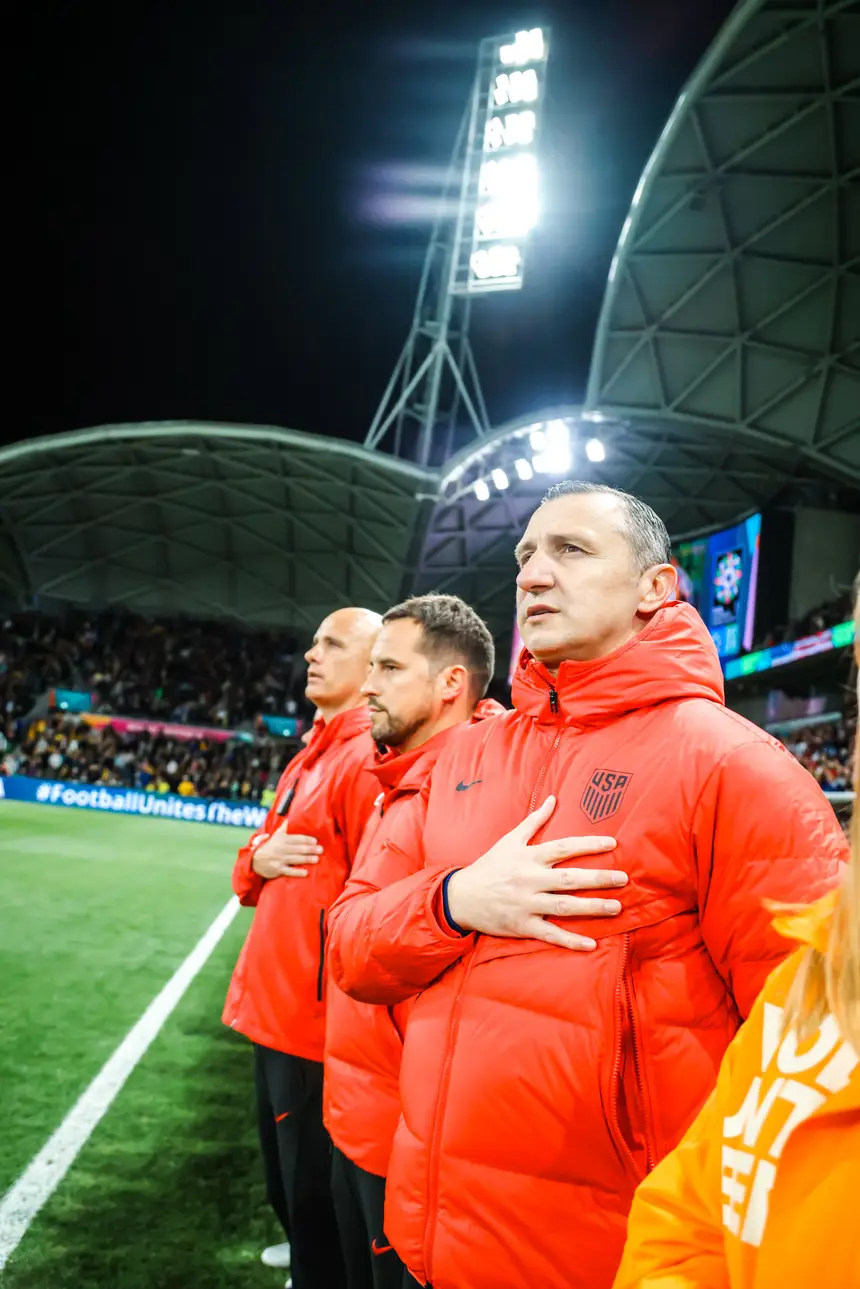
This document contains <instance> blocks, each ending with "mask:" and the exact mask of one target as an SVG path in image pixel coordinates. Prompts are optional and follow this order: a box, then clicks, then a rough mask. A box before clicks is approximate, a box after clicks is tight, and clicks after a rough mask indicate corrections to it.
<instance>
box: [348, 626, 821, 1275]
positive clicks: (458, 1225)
mask: <svg viewBox="0 0 860 1289" xmlns="http://www.w3.org/2000/svg"><path fill="white" fill-rule="evenodd" d="M513 698H514V703H515V705H516V710H515V711H514V712H511V713H508V714H507V715H506V716H504V717H500V718H499V719H497V720H494V721H487V722H486V723H485V724H483V725H481V726H479V727H478V728H476V729H472V730H465V731H464V732H463V734H462V736H461V737H460V738H458V739H456V740H455V741H453V742H452V743H451V744H450V745H449V747H448V748H447V749H446V750H445V751H444V752H443V753H442V756H441V757H440V759H439V761H438V762H437V765H436V767H435V770H434V772H433V776H432V780H431V782H430V784H429V785H428V786H425V788H424V789H423V790H422V792H421V793H420V795H419V796H418V797H417V798H415V800H414V802H413V803H412V805H411V806H410V807H408V808H407V809H405V810H404V811H403V812H402V813H401V815H400V818H399V819H398V821H397V826H396V828H393V829H392V830H391V833H390V834H389V835H388V836H386V838H385V841H384V845H383V850H384V852H385V854H384V856H383V857H382V858H383V859H384V862H385V864H386V866H387V869H388V872H389V874H391V872H392V870H393V868H394V867H395V866H396V865H398V864H399V866H400V872H401V874H404V876H402V877H401V879H400V880H399V881H397V882H395V883H394V885H391V886H388V887H387V888H386V889H384V890H380V891H377V892H374V893H370V894H368V895H365V896H363V897H361V899H360V900H356V901H355V903H356V906H357V912H356V914H355V915H354V921H353V924H352V938H351V940H350V942H349V943H347V942H339V954H338V955H337V956H336V954H335V951H334V946H333V953H332V961H333V962H334V961H337V963H338V965H337V967H336V968H335V974H336V977H337V979H338V982H339V984H340V985H341V987H343V988H345V989H346V990H347V991H348V992H349V993H351V994H352V995H353V996H354V997H358V998H361V999H364V1000H365V1001H368V1002H374V1003H387V1004H388V1005H392V1004H394V1003H396V1002H398V1001H400V1000H401V999H403V998H405V997H408V996H410V995H412V994H419V996H418V997H417V998H416V1000H415V1002H414V1004H413V1007H412V1010H411V1012H410V1016H409V1025H408V1028H407V1031H406V1038H405V1044H404V1052H403V1061H402V1066H401V1076H400V1092H401V1097H402V1102H403V1117H402V1119H401V1121H400V1124H399V1126H398V1129H397V1134H396V1137H395V1141H394V1149H393V1152H392V1157H391V1163H390V1167H389V1172H388V1186H387V1207H386V1216H385V1230H386V1233H387V1235H388V1236H389V1238H390V1239H391V1240H392V1242H393V1244H394V1247H395V1248H396V1249H397V1252H398V1253H399V1255H400V1257H401V1258H402V1259H403V1261H404V1262H405V1263H406V1265H407V1266H408V1268H409V1270H410V1271H411V1272H412V1274H413V1275H414V1276H415V1277H416V1278H417V1279H418V1280H419V1281H420V1282H421V1283H422V1284H425V1283H428V1284H429V1283H432V1285H433V1286H434V1289H461V1287H462V1286H464V1285H468V1286H469V1289H535V1286H540V1289H608V1286H609V1285H611V1283H612V1278H613V1275H614V1272H615V1270H616V1268H617V1265H618V1262H619V1260H620V1256H621V1250H622V1246H623V1243H624V1232H625V1225H626V1219H627V1213H628V1210H629V1208H630V1203H631V1200H632V1196H633V1191H634V1189H635V1187H636V1184H637V1182H638V1181H639V1180H640V1179H641V1178H642V1177H643V1176H644V1175H645V1173H646V1172H647V1170H648V1169H649V1168H650V1167H651V1166H652V1165H653V1164H654V1162H655V1161H656V1160H657V1159H659V1158H660V1157H661V1156H662V1155H664V1154H666V1152H667V1151H668V1150H670V1149H671V1148H672V1147H673V1146H675V1145H676V1144H677V1142H678V1140H679V1139H680V1137H681V1136H682V1134H683V1133H684V1131H685V1130H686V1129H687V1127H688V1126H689V1124H690V1123H691V1122H692V1120H693V1118H694V1117H695V1115H696V1114H697V1112H698V1111H699V1109H700V1108H701V1106H702V1104H703V1102H704V1100H705V1098H706V1096H707V1094H708V1093H709V1091H710V1090H711V1088H712V1087H713V1085H714V1083H715V1080H716V1075H717V1070H718V1068H719V1064H720V1059H721V1057H722V1054H723V1052H724V1051H725V1048H726V1046H727V1045H728V1043H729V1041H730V1039H731V1037H732V1035H733V1034H734V1032H735V1030H736V1029H737V1027H738V1024H739V1022H740V1019H741V1017H742V1016H744V1015H746V1014H747V1012H748V1011H749V1009H750V1007H751V1006H752V1003H753V1000H754V999H755V997H756V994H757V993H758V991H759V990H760V988H761V986H762V984H763V983H764V980H765V978H766V976H767V975H768V973H769V971H770V970H771V969H772V967H773V966H774V965H775V963H776V962H778V961H779V960H780V959H781V958H782V957H783V956H784V955H785V953H786V944H785V942H784V941H781V940H780V939H779V937H778V936H777V935H776V933H775V932H774V931H773V929H772V927H771V925H770V920H771V919H770V914H769V913H768V912H767V911H766V909H765V908H764V905H763V901H764V900H765V898H766V897H770V898H772V899H776V900H784V901H788V902H807V901H810V900H813V899H815V898H817V897H818V896H819V895H821V894H822V893H823V892H824V891H825V890H826V889H827V888H828V887H829V886H830V885H831V884H832V883H833V881H834V880H835V877H836V872H837V868H838V862H839V860H840V859H841V858H842V857H843V856H844V855H845V853H846V846H845V840H844V838H843V836H842V833H841V830H840V828H839V825H838V823H837V821H836V818H835V816H834V814H833V811H832V809H831V808H830V806H829V804H828V803H827V801H826V799H825V798H824V796H823V794H822V792H821V791H820V789H819V788H818V786H817V784H816V783H815V781H814V780H813V779H812V777H811V776H810V775H809V774H808V773H807V772H806V771H805V770H804V769H803V768H802V767H801V766H800V765H799V764H798V762H797V761H795V760H794V759H793V758H792V757H791V756H790V754H789V753H788V752H786V750H785V749H784V748H783V747H782V746H781V744H779V743H777V742H776V740H774V739H773V738H771V737H770V736H769V735H767V734H765V733H764V732H763V731H762V730H760V729H757V728H756V727H755V726H753V725H751V724H749V723H748V722H747V721H745V720H743V719H742V718H741V717H740V716H737V715H736V714H735V713H733V712H730V711H727V710H726V709H725V707H724V706H723V685H722V676H721V673H720V668H719V663H718V660H717V656H716V653H715V651H714V647H713V644H712V642H711V640H710V638H709V636H708V633H707V630H706V629H705V627H704V624H703V623H702V621H701V619H700V618H699V616H698V614H696V613H695V611H694V610H693V609H691V608H690V607H689V606H687V605H682V604H675V605H670V606H668V607H667V608H665V609H663V610H662V611H661V612H659V613H658V614H656V615H655V617H654V619H653V621H652V622H651V623H650V624H649V626H648V627H647V628H646V629H645V630H643V631H642V632H641V633H640V634H639V635H638V636H637V637H636V638H635V639H634V640H632V641H630V642H629V643H628V644H627V645H625V646H624V647H623V648H621V649H619V650H617V651H616V652H615V653H614V654H612V655H610V656H609V657H606V658H601V659H597V660H595V661H593V662H586V663H574V662H566V663H564V664H562V666H561V667H560V669H559V672H558V676H557V677H556V679H555V680H553V679H552V678H551V677H550V676H549V674H548V673H547V672H546V670H545V669H544V668H543V667H541V666H540V665H539V664H538V663H537V662H535V660H534V659H532V658H531V657H530V655H529V654H528V653H526V652H525V651H524V652H523V653H522V654H521V656H520V661H519V667H518V670H517V674H516V677H515V680H514V692H513ZM550 793H552V794H553V795H555V796H556V797H557V798H558V802H559V804H558V807H557V809H556V811H555V813H554V814H553V816H552V818H551V820H550V821H549V823H548V824H547V826H546V827H545V829H544V830H543V833H542V835H540V834H539V836H538V840H551V839H553V838H559V837H565V836H576V835H583V834H589V835H591V834H595V833H605V834H607V835H610V836H614V837H616V838H617V839H618V847H617V849H616V850H615V851H614V852H612V854H611V855H606V854H603V855H599V856H595V857H594V858H593V859H584V860H582V859H578V860H575V861H572V862H573V863H574V864H579V865H582V866H593V867H600V868H604V867H610V866H613V865H614V866H616V867H618V868H619V869H623V870H624V871H626V872H627V873H628V874H629V878H630V881H629V884H628V886H626V887H625V888H624V889H623V890H620V891H615V892H613V894H617V895H618V898H619V899H620V900H621V903H622V906H623V909H622V912H621V914H620V915H619V916H618V917H617V918H612V919H592V920H586V919H582V920H577V922H576V924H575V925H576V929H577V930H578V931H581V932H583V933H584V934H587V935H589V936H592V937H593V938H594V939H596V940H597V942H598V947H597V949H595V950H594V951H592V952H590V953H581V952H572V951H570V950H567V949H559V948H555V947H553V946H550V945H547V944H544V943H542V942H538V941H534V940H515V939H505V938H497V937H492V936H479V935H474V934H473V935H468V936H458V935H456V934H455V932H454V931H453V930H452V928H451V927H450V926H449V925H448V924H447V923H446V921H445V919H444V912H443V909H442V907H441V905H442V898H441V891H442V886H443V883H444V879H445V878H446V877H447V876H448V875H449V874H450V873H451V872H452V871H455V870H456V869H457V868H461V867H463V866H464V865H467V864H470V863H471V862H472V861H473V860H475V859H476V858H478V856H480V855H482V854H484V853H485V852H486V851H487V850H489V849H490V847H491V846H492V845H494V843H495V842H497V841H498V840H499V838H500V837H502V836H503V835H504V834H505V833H507V832H509V831H510V830H511V829H512V828H513V827H515V826H516V825H517V824H518V823H519V822H520V820H521V819H523V818H524V816H525V815H526V813H527V812H529V811H531V810H533V809H534V808H535V807H536V806H537V805H538V804H539V803H540V802H542V801H543V800H544V799H545V798H546V796H547V795H548V794H550ZM371 860H372V857H371V859H369V860H368V862H371ZM405 874H411V876H405ZM359 904H361V906H362V907H361V908H360V910H358V905H359Z"/></svg>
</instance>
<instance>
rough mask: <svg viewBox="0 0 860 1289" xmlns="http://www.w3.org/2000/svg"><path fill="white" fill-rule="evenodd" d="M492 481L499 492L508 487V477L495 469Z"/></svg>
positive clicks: (502, 471)
mask: <svg viewBox="0 0 860 1289" xmlns="http://www.w3.org/2000/svg"><path fill="white" fill-rule="evenodd" d="M492 479H493V483H494V484H495V485H496V487H497V488H498V490H499V492H504V491H505V489H506V488H507V486H508V476H507V475H506V474H505V472H504V470H501V469H499V468H496V469H495V470H494V471H493V474H492Z"/></svg>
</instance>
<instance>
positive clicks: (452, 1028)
mask: <svg viewBox="0 0 860 1289" xmlns="http://www.w3.org/2000/svg"><path fill="white" fill-rule="evenodd" d="M549 705H550V710H551V711H552V712H554V713H556V712H558V694H557V693H556V691H555V690H554V689H551V690H550V697H549ZM562 733H563V730H561V729H559V730H558V731H557V732H556V736H555V738H554V740H553V744H552V747H551V748H550V750H549V752H547V754H546V756H545V758H544V762H543V765H542V766H541V768H540V770H539V772H538V777H537V779H536V780H535V786H534V789H533V790H532V795H531V801H530V802H529V809H528V813H529V814H531V813H532V812H533V810H534V809H535V806H536V804H537V797H538V793H539V791H540V786H541V784H542V783H543V781H544V779H545V778H546V772H547V769H548V767H549V763H550V761H551V760H552V757H553V755H554V753H555V752H556V751H557V749H558V745H559V743H560V742H561V736H562ZM474 961H475V949H473V950H472V952H471V955H470V957H469V961H468V963H467V965H466V970H465V973H464V975H463V982H462V984H461V985H460V989H459V992H458V994H457V997H456V998H455V999H454V1006H453V1008H452V1011H451V1024H450V1025H449V1027H448V1040H447V1043H446V1047H445V1061H444V1063H443V1065H442V1077H441V1079H440V1080H439V1093H438V1096H437V1097H436V1108H435V1110H434V1112H433V1136H432V1138H431V1141H430V1154H429V1157H428V1160H427V1199H426V1211H427V1218H426V1222H425V1227H424V1272H425V1275H426V1276H427V1289H432V1284H431V1281H432V1279H433V1270H432V1268H433V1239H434V1236H435V1233H436V1217H437V1214H436V1204H435V1200H434V1196H435V1195H436V1193H437V1191H436V1186H435V1185H434V1184H433V1183H434V1181H435V1180H436V1178H437V1175H438V1172H439V1162H440V1156H441V1153H442V1152H441V1142H442V1125H443V1122H444V1117H445V1116H444V1105H445V1102H446V1100H447V1095H448V1084H449V1082H450V1080H451V1065H452V1063H453V1060H454V1039H455V1036H456V1033H457V1028H458V1026H459V1021H460V1009H461V1005H462V998H463V993H464V991H465V988H466V982H467V981H468V979H469V973H470V972H471V970H472V965H473V963H474Z"/></svg>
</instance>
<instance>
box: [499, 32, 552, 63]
mask: <svg viewBox="0 0 860 1289" xmlns="http://www.w3.org/2000/svg"><path fill="white" fill-rule="evenodd" d="M545 57H546V48H545V46H544V39H543V31H542V30H541V28H540V27H533V28H532V29H531V31H518V32H517V34H516V35H515V36H514V38H513V40H512V41H511V43H510V44H509V45H502V47H501V48H500V50H499V61H500V62H501V63H503V64H504V66H505V67H511V66H514V67H522V66H524V65H525V64H526V63H539V62H540V61H541V59H542V58H545Z"/></svg>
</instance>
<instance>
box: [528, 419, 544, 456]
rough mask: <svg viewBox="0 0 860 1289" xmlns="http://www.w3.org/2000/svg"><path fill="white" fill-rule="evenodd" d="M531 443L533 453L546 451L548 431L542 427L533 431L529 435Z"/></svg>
mask: <svg viewBox="0 0 860 1289" xmlns="http://www.w3.org/2000/svg"><path fill="white" fill-rule="evenodd" d="M529 443H530V444H531V447H532V452H545V451H546V431H545V430H544V428H543V426H542V425H539V426H537V427H536V428H535V429H533V430H532V432H531V434H530V435H529Z"/></svg>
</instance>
